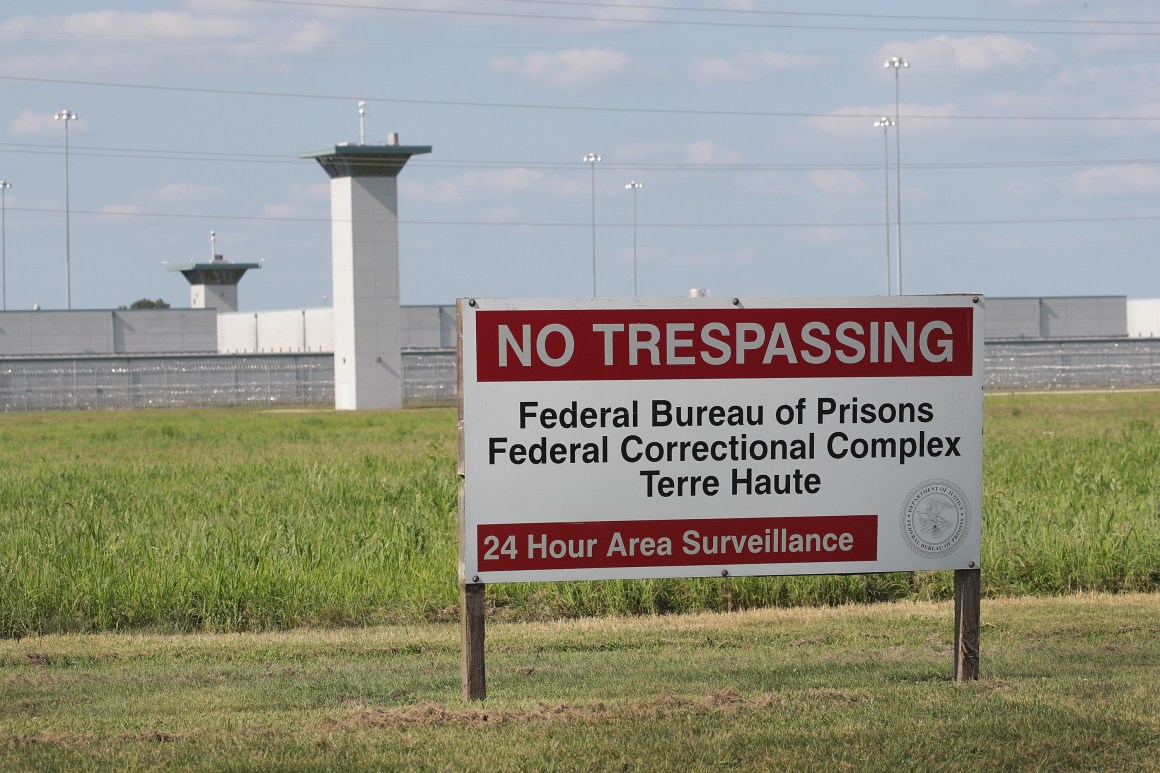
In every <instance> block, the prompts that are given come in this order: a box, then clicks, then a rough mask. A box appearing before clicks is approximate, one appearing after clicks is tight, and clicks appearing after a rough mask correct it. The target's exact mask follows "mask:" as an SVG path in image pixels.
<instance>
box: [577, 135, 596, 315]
mask: <svg viewBox="0 0 1160 773" xmlns="http://www.w3.org/2000/svg"><path fill="white" fill-rule="evenodd" d="M581 160H583V161H586V162H587V163H588V164H589V165H590V166H591V167H592V297H593V298H595V297H596V162H597V161H599V160H600V156H599V155H597V154H596V153H588V154H586V155H585V156H584V158H583V159H581Z"/></svg>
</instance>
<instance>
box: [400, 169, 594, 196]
mask: <svg viewBox="0 0 1160 773" xmlns="http://www.w3.org/2000/svg"><path fill="white" fill-rule="evenodd" d="M403 186H404V192H405V194H406V196H407V198H414V199H417V200H422V201H437V202H442V203H444V204H457V203H460V202H464V201H472V200H476V199H481V198H490V197H493V196H496V195H506V196H515V195H519V194H523V193H529V192H535V193H536V195H545V194H547V195H554V196H572V195H575V194H576V193H578V192H579V191H580V190H581V189H583V190H584V191H588V190H589V183H587V182H585V183H584V184H583V185H581V184H580V182H579V181H577V180H573V179H568V178H564V177H552V176H549V175H547V174H545V173H544V172H543V171H542V170H539V169H527V168H524V167H518V168H515V169H484V170H472V171H469V172H464V173H462V174H459V175H456V176H455V177H453V178H447V179H443V180H435V181H432V182H419V181H414V180H409V181H403Z"/></svg>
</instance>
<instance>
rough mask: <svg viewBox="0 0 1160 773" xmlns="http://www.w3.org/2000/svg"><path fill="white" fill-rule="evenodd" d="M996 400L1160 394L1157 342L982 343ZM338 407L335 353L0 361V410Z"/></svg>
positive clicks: (437, 396)
mask: <svg viewBox="0 0 1160 773" xmlns="http://www.w3.org/2000/svg"><path fill="white" fill-rule="evenodd" d="M985 350H986V361H985V363H984V385H985V388H986V389H988V390H992V391H1006V390H1029V389H1035V390H1039V389H1109V388H1110V389H1125V388H1152V387H1160V339H1157V338H1139V339H1123V338H1119V339H1087V340H1020V341H988V342H987V343H986V345H985ZM456 384H457V377H456V356H455V351H454V350H452V349H424V350H407V351H404V352H403V404H404V405H405V406H407V407H422V406H438V405H454V404H455V400H456ZM332 405H334V357H333V355H331V354H246V355H176V356H139V357H137V356H134V357H124V356H118V357H69V358H63V357H51V358H50V357H30V358H20V359H18V358H4V359H0V410H2V411H36V410H92V409H107V408H201V407H242V406H269V407H296V406H332Z"/></svg>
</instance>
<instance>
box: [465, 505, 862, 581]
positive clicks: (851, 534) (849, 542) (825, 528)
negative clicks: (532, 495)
mask: <svg viewBox="0 0 1160 773" xmlns="http://www.w3.org/2000/svg"><path fill="white" fill-rule="evenodd" d="M476 534H477V540H478V541H477V545H478V567H479V570H480V571H486V572H493V571H494V572H511V571H527V570H553V569H602V568H609V567H621V568H623V567H657V566H661V567H663V566H728V565H731V564H736V565H741V564H794V563H848V562H855V561H875V560H877V558H878V516H876V515H829V516H792V517H781V518H697V519H682V520H674V521H587V522H580V523H577V522H568V523H489V524H481V525H480V526H479V527H478V529H477V532H476Z"/></svg>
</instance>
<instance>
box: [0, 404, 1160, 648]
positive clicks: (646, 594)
mask: <svg viewBox="0 0 1160 773" xmlns="http://www.w3.org/2000/svg"><path fill="white" fill-rule="evenodd" d="M455 421H456V418H455V414H454V412H453V411H451V410H429V411H405V412H382V413H362V412H359V413H336V412H331V411H320V412H316V413H294V412H272V413H262V412H252V411H173V412H168V411H166V412H131V413H115V412H92V413H59V414H47V413H43V414H28V413H26V414H5V415H0V439H2V441H3V442H0V470H3V474H2V475H0V637H15V636H27V635H30V634H36V633H46V632H57V631H103V630H117V631H122V630H145V631H261V630H275V629H284V628H292V627H296V626H303V625H308V626H352V625H374V624H388V623H406V622H420V621H439V620H449V619H452V618H454V617H455V616H456V615H457V614H458V608H457V604H458V597H457V591H456V577H455V565H456V545H455V533H456V525H455V524H456V497H457V480H456V475H455V458H456V436H455ZM1157 459H1160V393H1155V392H1152V393H1138V394H1115V393H1104V394H1093V395H1079V394H1056V395H1016V396H991V397H989V398H988V399H987V418H986V459H985V481H984V500H985V501H984V506H983V511H984V537H983V583H984V585H983V587H984V593H986V594H988V595H989V596H997V595H1018V594H1027V593H1033V594H1062V593H1069V592H1073V591H1077V590H1089V591H1113V592H1123V591H1155V590H1157V589H1160V473H1158V472H1157V469H1158V468H1160V465H1158V464H1157V463H1156V460H1157ZM951 581H952V576H951V573H949V572H941V573H915V574H889V575H871V576H863V575H854V576H831V577H794V578H729V579H725V580H716V579H711V580H650V581H635V582H590V583H552V584H539V585H501V586H495V587H493V588H489V590H488V593H489V600H490V603H491V604H492V605H493V609H492V611H491V614H492V616H493V618H496V619H511V620H536V619H553V618H559V617H577V616H588V615H603V614H639V613H645V614H652V613H671V612H688V611H701V610H737V609H749V608H757V607H767V606H797V605H813V604H838V603H843V602H849V601H855V602H860V601H881V600H889V599H901V598H911V599H946V598H949V597H950V595H951V592H952V591H951Z"/></svg>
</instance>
